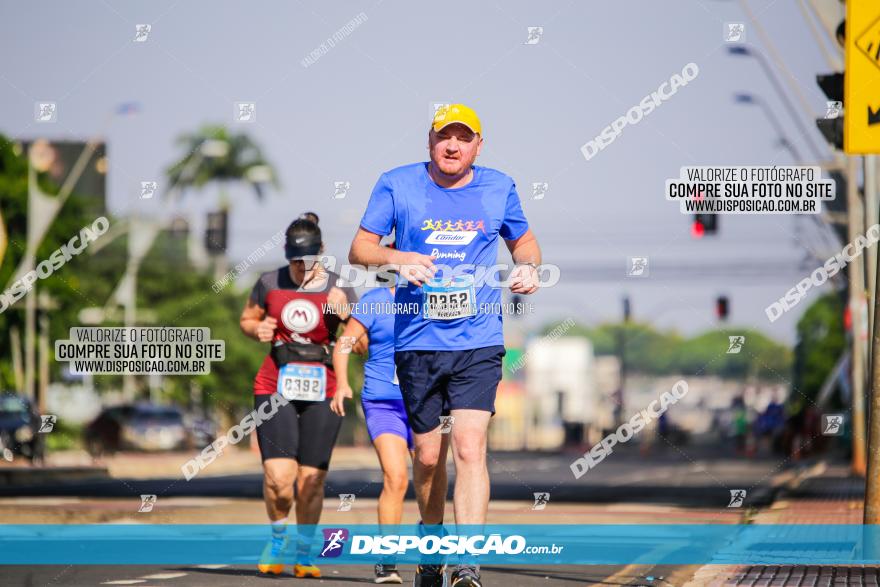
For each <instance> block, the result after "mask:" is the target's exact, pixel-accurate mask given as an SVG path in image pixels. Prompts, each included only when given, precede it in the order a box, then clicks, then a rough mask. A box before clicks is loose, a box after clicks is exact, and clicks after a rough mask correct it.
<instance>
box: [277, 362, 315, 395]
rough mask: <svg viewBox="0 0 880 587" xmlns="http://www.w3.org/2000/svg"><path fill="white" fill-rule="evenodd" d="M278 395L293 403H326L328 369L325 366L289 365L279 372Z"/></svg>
mask: <svg viewBox="0 0 880 587" xmlns="http://www.w3.org/2000/svg"><path fill="white" fill-rule="evenodd" d="M278 393H280V394H281V395H282V396H283V397H284V398H285V399H288V400H291V401H306V402H320V401H324V399H325V398H326V396H327V369H326V368H325V367H324V365H305V364H303V363H288V364H286V365H284V366H283V367H281V369H280V370H279V371H278Z"/></svg>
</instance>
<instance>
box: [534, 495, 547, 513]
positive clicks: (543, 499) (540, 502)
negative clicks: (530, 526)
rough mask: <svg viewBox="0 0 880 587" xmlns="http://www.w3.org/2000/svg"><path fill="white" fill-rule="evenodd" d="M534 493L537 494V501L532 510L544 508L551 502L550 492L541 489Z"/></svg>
mask: <svg viewBox="0 0 880 587" xmlns="http://www.w3.org/2000/svg"><path fill="white" fill-rule="evenodd" d="M533 495H534V496H535V503H534V505H532V510H536V511H537V510H543V509H544V508H546V507H547V504H548V503H550V493H548V492H546V491H539V492H536V493H534V494H533Z"/></svg>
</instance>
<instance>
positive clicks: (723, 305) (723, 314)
mask: <svg viewBox="0 0 880 587" xmlns="http://www.w3.org/2000/svg"><path fill="white" fill-rule="evenodd" d="M729 313H730V303H729V302H728V299H727V296H718V299H717V300H715V315H716V316H718V319H719V320H727V315H728V314H729Z"/></svg>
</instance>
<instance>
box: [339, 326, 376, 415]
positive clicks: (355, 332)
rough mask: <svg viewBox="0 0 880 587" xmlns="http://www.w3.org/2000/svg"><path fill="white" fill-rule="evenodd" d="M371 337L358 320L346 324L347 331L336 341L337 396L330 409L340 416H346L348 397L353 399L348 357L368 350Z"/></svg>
mask: <svg viewBox="0 0 880 587" xmlns="http://www.w3.org/2000/svg"><path fill="white" fill-rule="evenodd" d="M368 340H369V337H368V335H367V329H366V328H364V325H363V324H361V323H360V322H359V321H358V319H357V318H354V319H352V320H349V321H348V322H347V323H346V324H345V330H343V331H342V335H341V336H340V337H339V338H338V339H337V340H336V346H335V347H334V350H333V372H334V373H335V374H336V394H335V395H334V396H333V400H332V401H331V402H330V409H331V410H332V411H333V412H335V413H336V414H339V415H340V416H344V415H345V405H344V401H345V398H347V397H352V391H351V385H350V384H349V382H348V356H349V355H350V354H351V353H352V351H355V352H357V349H364V350H365V349H366V342H365V341H368Z"/></svg>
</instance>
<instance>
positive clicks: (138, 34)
mask: <svg viewBox="0 0 880 587" xmlns="http://www.w3.org/2000/svg"><path fill="white" fill-rule="evenodd" d="M151 30H153V25H149V24H136V25H134V42H135V43H145V42H146V40H147V37H149V36H150V31H151Z"/></svg>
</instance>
